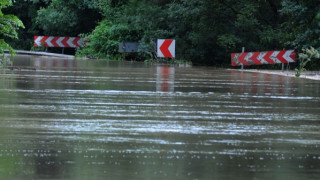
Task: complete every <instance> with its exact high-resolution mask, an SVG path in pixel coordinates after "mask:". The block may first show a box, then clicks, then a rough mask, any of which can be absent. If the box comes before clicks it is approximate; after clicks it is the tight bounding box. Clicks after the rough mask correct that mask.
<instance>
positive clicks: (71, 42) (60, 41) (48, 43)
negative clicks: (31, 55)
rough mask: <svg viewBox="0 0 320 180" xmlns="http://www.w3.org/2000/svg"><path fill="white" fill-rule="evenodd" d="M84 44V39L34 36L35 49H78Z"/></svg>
mask: <svg viewBox="0 0 320 180" xmlns="http://www.w3.org/2000/svg"><path fill="white" fill-rule="evenodd" d="M85 43H86V39H85V38H81V37H59V36H34V46H35V47H41V46H44V47H61V48H79V47H83V46H84V45H85Z"/></svg>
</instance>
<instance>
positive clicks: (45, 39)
mask: <svg viewBox="0 0 320 180" xmlns="http://www.w3.org/2000/svg"><path fill="white" fill-rule="evenodd" d="M48 38H49V36H43V38H42V39H41V40H40V43H41V44H43V46H45V47H49V46H48V44H47V43H46V41H47V39H48Z"/></svg>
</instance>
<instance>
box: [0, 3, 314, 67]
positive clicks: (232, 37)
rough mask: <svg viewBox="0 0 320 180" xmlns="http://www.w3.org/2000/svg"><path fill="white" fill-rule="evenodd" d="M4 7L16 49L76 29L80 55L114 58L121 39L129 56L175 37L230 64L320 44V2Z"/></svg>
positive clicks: (190, 51) (181, 52)
mask: <svg viewBox="0 0 320 180" xmlns="http://www.w3.org/2000/svg"><path fill="white" fill-rule="evenodd" d="M5 12H6V13H10V14H15V15H16V16H18V17H19V18H20V19H21V20H22V21H23V23H24V25H25V29H20V30H19V31H18V34H19V38H20V39H19V40H18V41H11V43H12V44H13V47H14V48H18V49H31V48H32V46H33V36H34V35H54V36H78V35H81V36H85V37H87V38H88V40H89V42H88V44H87V47H86V48H83V49H81V50H80V51H79V52H78V54H80V55H88V56H92V57H98V58H108V59H119V58H120V57H121V55H120V54H119V53H118V43H119V42H139V43H140V46H139V48H140V51H141V52H140V53H138V54H132V55H128V56H130V58H134V59H136V60H145V59H148V58H152V57H153V56H154V54H153V53H154V50H155V48H154V43H155V40H156V39H157V38H173V39H175V40H176V57H177V58H178V59H185V60H190V61H192V62H193V63H194V64H204V65H220V64H230V53H231V52H239V51H241V47H245V48H246V51H267V50H282V49H296V50H297V52H299V51H301V49H303V48H309V47H311V46H312V47H314V48H316V49H318V50H320V0H250V1H247V0H68V1H65V0H16V1H15V2H14V5H13V6H12V7H10V8H6V9H5ZM313 66H317V67H320V63H318V64H316V65H314V64H313Z"/></svg>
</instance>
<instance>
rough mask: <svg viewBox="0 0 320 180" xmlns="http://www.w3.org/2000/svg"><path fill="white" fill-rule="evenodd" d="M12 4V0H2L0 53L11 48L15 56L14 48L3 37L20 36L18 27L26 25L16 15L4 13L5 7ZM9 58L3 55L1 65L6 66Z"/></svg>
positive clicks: (0, 7) (0, 0) (0, 9)
mask: <svg viewBox="0 0 320 180" xmlns="http://www.w3.org/2000/svg"><path fill="white" fill-rule="evenodd" d="M8 6H12V1H11V0H9V1H8V0H0V36H1V39H0V54H4V50H9V52H10V54H11V56H13V54H14V51H13V48H12V47H11V46H10V45H9V44H8V43H7V42H6V41H5V40H4V39H2V38H11V39H12V38H15V39H17V38H18V33H17V29H18V28H20V27H22V28H23V27H24V26H23V23H22V22H21V21H20V20H19V18H17V17H16V16H14V15H11V14H4V13H3V12H2V9H3V8H6V7H8ZM6 64H7V59H6V58H5V56H3V57H2V58H1V60H0V66H6Z"/></svg>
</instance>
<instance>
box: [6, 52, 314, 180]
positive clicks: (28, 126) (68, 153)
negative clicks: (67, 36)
mask: <svg viewBox="0 0 320 180" xmlns="http://www.w3.org/2000/svg"><path fill="white" fill-rule="evenodd" d="M14 66H15V67H17V68H15V69H14V70H1V71H0V107H1V108H0V179H1V180H12V179H14V180H20V179H21V180H25V179H45V180H53V179H54V180H62V179H68V180H69V179H71V180H85V179H90V180H93V179H97V180H100V179H103V180H104V179H116V180H121V179H139V180H140V179H153V180H155V179H290V180H293V179H320V131H319V129H320V82H319V81H313V80H305V79H296V78H289V77H282V76H277V75H267V74H259V73H246V72H239V71H232V70H217V69H214V68H204V67H178V66H175V67H174V66H163V65H162V66H160V65H152V64H144V63H136V62H111V61H109V62H106V61H84V60H70V59H69V60H68V59H57V58H46V57H31V56H17V57H16V58H15V62H14Z"/></svg>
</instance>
